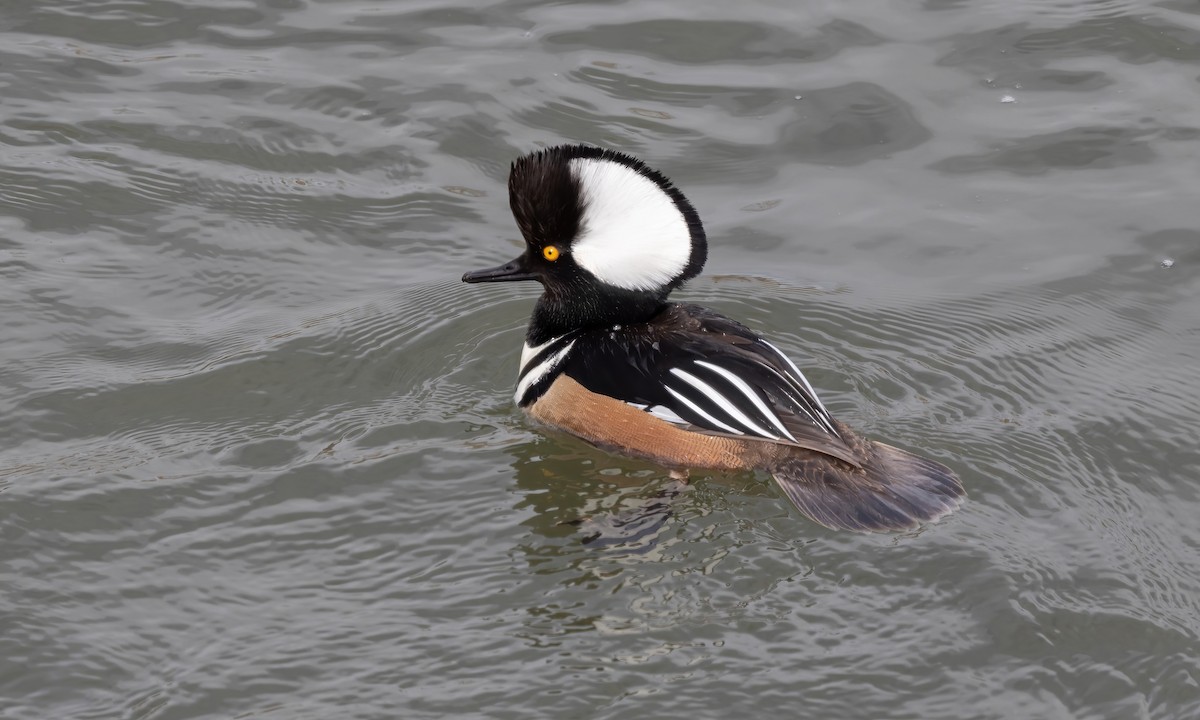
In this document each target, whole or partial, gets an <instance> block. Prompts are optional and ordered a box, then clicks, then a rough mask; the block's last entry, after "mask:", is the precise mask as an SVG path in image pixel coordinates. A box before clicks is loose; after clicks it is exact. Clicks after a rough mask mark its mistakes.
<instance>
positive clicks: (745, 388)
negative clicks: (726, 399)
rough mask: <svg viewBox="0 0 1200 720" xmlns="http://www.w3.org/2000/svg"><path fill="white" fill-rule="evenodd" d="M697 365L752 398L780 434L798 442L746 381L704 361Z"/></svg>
mask: <svg viewBox="0 0 1200 720" xmlns="http://www.w3.org/2000/svg"><path fill="white" fill-rule="evenodd" d="M696 364H697V365H700V366H702V367H706V368H709V369H710V370H712V371H713V372H715V373H717V374H719V375H720V376H721V377H723V378H725V379H726V380H728V381H729V382H730V383H731V384H732V385H733V386H734V387H735V388H737V389H738V390H741V391H742V393H743V394H745V396H746V397H748V398H750V402H752V403H754V407H756V408H758V411H759V412H761V413H762V414H763V415H765V416H766V418H767V419H768V420H770V421H771V424H772V425H774V426H775V428H776V429H777V430H779V432H781V433H783V434H784V435H787V436H788V439H790V440H791V441H792V442H796V438H794V437H792V434H791V433H790V432H788V431H787V428H785V427H784V426H783V423H781V422H780V421H779V418H778V417H776V415H775V413H773V412H771V410H770V408H768V407H767V404H766V403H764V402H763V401H762V398H760V397H759V396H758V393H756V392H754V390H753V388H751V387H750V386H749V385H747V384H746V381H745V380H743V379H741V378H740V377H738V376H737V375H734V374H733V373H731V372H729V371H728V370H726V369H725V368H723V367H721V366H720V365H714V364H712V363H710V362H706V361H704V360H697V361H696Z"/></svg>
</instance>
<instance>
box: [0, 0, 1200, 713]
mask: <svg viewBox="0 0 1200 720" xmlns="http://www.w3.org/2000/svg"><path fill="white" fill-rule="evenodd" d="M0 82H2V83H3V91H2V97H3V100H2V101H0V308H2V309H3V312H2V313H0V338H2V340H3V341H2V342H0V358H2V360H3V365H2V367H3V370H2V371H0V437H2V438H3V439H4V441H3V443H2V444H0V542H2V546H3V551H2V552H0V717H4V718H6V719H7V718H14V719H17V718H20V719H24V718H162V719H167V718H233V717H278V718H390V717H489V718H531V717H553V718H565V717H594V718H618V717H619V718H626V717H647V718H699V717H713V718H718V717H720V718H724V717H814V718H815V717H822V718H863V719H867V718H872V719H875V718H917V717H919V718H944V719H947V720H952V719H960V718H1096V719H1101V718H1164V719H1174V718H1194V717H1200V490H1198V488H1200V485H1198V482H1200V477H1198V475H1200V449H1198V447H1200V430H1198V427H1200V399H1198V390H1197V388H1198V386H1200V371H1198V370H1197V358H1198V354H1200V205H1198V202H1197V192H1198V191H1200V190H1198V188H1200V84H1198V82H1200V5H1198V4H1197V3H1195V2H1190V1H1184V0H1170V1H1167V2H1137V1H1135V0H1103V1H1088V0H1053V1H1050V0H1037V1H1035V0H1021V1H1019V2H1018V1H1013V0H927V1H926V2H924V3H917V2H910V3H901V2H893V3H883V2H879V1H878V0H858V1H855V2H851V1H848V0H847V1H844V2H810V3H782V2H781V3H773V2H741V3H715V2H713V3H698V2H688V1H685V0H660V1H658V2H645V3H642V2H624V3H575V4H562V3H539V2H528V1H526V2H499V3H491V4H483V3H460V4H456V3H455V2H454V1H453V0H430V1H429V2H424V3H422V2H417V1H408V0H405V1H396V2H388V1H387V0H374V1H363V2H340V1H339V2H333V1H332V0H330V1H328V2H315V1H311V0H255V1H252V0H223V1H222V2H199V1H198V0H196V1H193V2H188V1H185V0H177V1H176V2H166V1H164V0H122V1H117V0H74V1H71V0H44V1H39V2H10V3H8V4H7V5H6V6H5V8H4V10H3V11H0ZM563 141H582V142H590V143H596V144H602V145H605V146H610V147H615V148H620V149H624V150H626V151H628V152H631V153H634V154H637V155H639V156H641V157H643V158H645V159H646V160H647V161H648V162H649V163H651V164H652V165H654V166H655V167H658V168H660V169H662V170H663V171H664V172H665V173H667V174H668V175H670V176H671V177H672V178H673V179H674V180H675V181H676V183H677V184H678V185H679V186H680V187H682V188H683V189H684V191H685V192H687V193H688V195H689V196H690V197H691V198H692V200H693V202H694V203H695V204H696V206H697V207H698V208H699V210H700V212H701V215H702V216H703V217H704V219H705V221H706V223H707V228H708V231H709V235H710V242H711V250H710V261H709V265H708V272H707V273H706V275H704V276H703V277H702V278H701V279H699V280H697V281H695V282H693V283H692V284H691V285H690V286H689V287H688V288H686V289H685V290H684V291H683V292H682V293H680V297H681V298H684V299H687V300H691V301H695V302H701V303H704V304H708V305H710V306H712V307H715V308H717V309H719V310H721V311H723V312H725V313H727V314H729V315H732V316H734V317H736V318H739V319H741V320H743V321H745V322H746V323H747V324H749V325H750V326H751V327H753V328H755V329H757V330H760V331H762V332H763V333H765V334H767V335H769V336H770V337H771V338H772V339H774V341H775V342H776V344H777V345H779V346H781V347H782V348H783V349H785V350H786V351H787V352H788V353H789V354H791V355H792V356H793V357H795V358H796V359H797V360H798V362H799V363H800V364H801V366H802V367H805V368H807V369H808V372H809V377H810V379H811V380H812V382H813V384H814V385H815V386H816V387H817V388H818V390H819V391H820V392H821V394H822V396H823V398H824V399H825V400H826V404H827V405H828V406H829V407H830V409H831V410H832V411H833V412H834V413H835V415H837V416H839V417H840V418H842V419H843V420H845V421H846V422H848V423H850V424H852V425H854V426H856V427H858V428H860V429H862V430H863V431H865V432H867V433H869V434H871V435H873V436H875V437H878V438H884V439H887V440H889V441H890V442H892V443H894V444H897V445H900V446H902V447H906V448H910V449H916V450H920V451H922V452H924V453H926V454H928V455H930V456H931V457H934V458H936V459H938V460H940V461H942V462H945V463H947V464H949V465H951V466H953V467H954V468H956V469H957V470H958V471H959V472H960V474H961V476H962V478H963V481H964V483H965V485H966V486H967V488H968V492H969V494H970V497H969V500H968V502H967V504H966V505H965V506H964V507H963V508H962V509H961V510H960V511H959V512H958V513H956V514H955V515H953V516H951V517H949V518H947V519H945V520H943V521H942V522H940V523H937V524H935V525H932V526H930V527H927V528H925V529H923V530H922V531H920V532H916V533H911V534H908V535H902V536H899V537H888V536H870V535H856V534H847V533H835V532H832V531H827V530H825V529H823V528H820V527H818V526H816V525H814V524H813V523H811V522H809V521H807V520H805V519H804V518H803V517H801V516H800V515H799V514H798V513H797V512H795V511H794V510H793V509H791V508H790V507H789V506H788V504H787V502H786V501H785V500H784V499H783V498H782V496H781V495H780V494H779V493H778V492H777V491H776V490H775V489H774V488H773V487H772V486H771V485H769V484H768V483H767V482H766V478H765V477H763V476H754V475H749V474H747V475H718V474H714V475H704V474H698V475H696V474H694V475H693V478H692V483H691V484H690V485H689V486H687V487H681V486H679V485H678V484H677V483H675V482H674V481H672V480H671V479H670V478H669V477H668V475H667V474H666V473H665V472H664V471H663V470H661V469H659V468H656V467H653V466H651V465H647V464H645V463H642V462H638V461H634V460H627V459H621V458H616V457H612V456H610V455H607V454H605V453H603V452H600V451H597V450H593V449H591V448H588V447H586V446H584V445H582V444H580V443H579V442H576V441H574V440H572V439H570V438H566V437H561V436H551V435H547V434H544V433H542V432H539V431H538V430H537V429H535V428H533V427H531V426H530V425H529V423H528V422H526V421H525V420H524V419H522V417H521V416H520V415H519V414H518V413H517V412H516V411H515V410H514V408H513V406H512V404H511V390H512V386H513V383H514V376H515V371H516V364H517V358H518V355H519V346H520V342H521V337H522V328H523V327H524V324H525V320H526V317H527V314H528V312H529V310H530V307H531V303H532V297H533V292H534V288H531V287H516V286H503V287H498V286H465V285H462V284H460V283H459V282H458V277H459V276H460V275H461V274H462V272H463V271H464V270H468V269H474V268H477V267H484V266H488V265H493V264H495V263H497V262H501V261H503V260H507V259H508V258H509V257H510V256H512V255H513V254H514V253H515V251H516V249H517V248H518V247H519V241H518V235H517V232H516V229H515V227H514V225H513V223H512V220H511V218H510V217H509V214H508V210H507V198H506V193H505V190H504V182H505V177H506V174H507V169H508V164H509V162H510V161H511V160H512V159H513V158H514V157H515V156H517V155H519V154H521V153H523V152H526V151H528V150H530V149H532V148H536V147H538V146H539V145H545V144H553V143H559V142H563ZM630 518H634V519H636V522H632V523H630V522H627V521H628V520H629V519H630Z"/></svg>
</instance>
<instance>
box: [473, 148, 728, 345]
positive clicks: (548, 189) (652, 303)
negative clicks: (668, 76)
mask: <svg viewBox="0 0 1200 720" xmlns="http://www.w3.org/2000/svg"><path fill="white" fill-rule="evenodd" d="M508 200H509V205H510V207H511V208H512V212H513V216H514V217H515V218H516V220H517V226H518V227H519V228H520V229H521V234H522V235H523V236H524V237H525V252H524V253H522V254H521V256H520V257H518V258H516V259H515V260H512V261H511V262H508V263H505V264H504V265H501V266H499V267H495V268H490V269H488V270H476V271H474V272H469V273H467V274H465V275H463V282H469V283H476V282H499V281H504V280H537V281H538V282H540V283H542V286H543V288H544V292H543V293H542V297H541V298H540V299H539V300H538V304H537V308H536V309H535V310H534V318H533V322H532V323H531V324H530V338H529V339H530V340H532V341H543V340H545V339H548V338H550V337H553V336H555V335H559V334H561V333H562V332H565V331H568V330H573V329H575V328H579V327H593V326H600V325H611V324H619V323H633V322H640V321H642V320H646V319H648V318H649V317H651V316H653V315H654V314H655V313H657V312H658V311H659V310H660V309H661V308H662V306H663V304H665V302H666V299H667V295H668V294H670V292H671V291H672V290H674V289H675V288H677V287H679V286H680V285H681V284H683V282H684V281H686V280H688V279H690V278H693V277H695V276H696V275H698V274H699V273H700V270H701V269H702V268H703V267H704V260H705V258H706V257H707V254H708V246H707V244H706V242H705V239H704V228H703V226H702V225H701V224H700V217H699V216H698V215H697V214H696V210H695V208H693V207H692V204H691V203H690V202H688V200H687V198H685V197H684V196H683V193H681V192H679V190H677V189H676V188H675V186H673V185H672V184H671V181H670V180H668V179H667V178H665V177H663V176H662V175H661V174H659V173H658V172H656V171H654V170H652V169H650V168H648V167H646V166H645V165H644V164H642V162H641V161H640V160H637V159H636V158H632V157H630V156H628V155H623V154H621V153H618V152H614V151H612V150H602V149H600V148H596V147H589V146H586V145H562V146H559V147H554V148H550V149H547V150H542V151H539V152H535V153H531V154H529V155H526V156H524V157H522V158H520V159H518V160H517V161H516V162H514V163H513V165H512V171H511V172H510V174H509V176H508Z"/></svg>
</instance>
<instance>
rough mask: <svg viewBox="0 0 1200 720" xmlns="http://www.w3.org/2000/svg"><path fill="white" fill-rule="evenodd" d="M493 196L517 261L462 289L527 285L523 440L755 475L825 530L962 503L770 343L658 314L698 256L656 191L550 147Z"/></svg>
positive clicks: (922, 517)
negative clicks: (534, 431) (508, 223)
mask: <svg viewBox="0 0 1200 720" xmlns="http://www.w3.org/2000/svg"><path fill="white" fill-rule="evenodd" d="M508 195H509V206H510V208H511V210H512V214H513V217H514V219H515V220H516V224H517V228H518V229H519V230H520V233H521V236H522V237H523V239H524V243H525V248H524V251H523V252H522V253H521V255H520V256H519V257H517V258H515V259H513V260H511V261H509V262H507V263H504V264H503V265H499V266H497V267H492V268H488V269H484V270H475V271H472V272H467V273H465V274H464V275H463V276H462V280H463V282H466V283H493V282H515V281H534V282H537V283H540V284H541V286H542V292H541V295H540V296H539V297H538V299H537V302H536V303H535V304H534V307H533V313H532V316H531V317H530V320H529V325H528V328H527V330H526V333H525V341H524V345H523V347H522V349H521V355H520V366H519V370H518V374H517V383H516V391H515V393H514V396H513V399H514V401H515V403H516V405H517V406H518V407H519V408H520V409H521V410H522V411H523V412H524V413H525V414H526V415H527V416H528V417H529V418H531V419H532V420H534V421H535V422H536V423H539V424H541V425H543V426H545V427H547V428H550V429H552V430H556V431H561V432H565V433H567V434H569V435H572V436H574V437H576V438H579V439H580V440H582V441H584V442H586V443H588V444H590V445H592V446H595V447H597V448H600V449H602V450H605V451H610V452H614V453H617V454H621V455H625V456H629V457H634V458H640V459H642V460H646V461H649V462H652V463H656V464H658V465H660V466H662V467H664V468H666V469H670V470H671V471H672V472H673V473H674V472H683V473H686V472H688V471H692V470H696V471H699V470H704V471H716V472H748V471H762V472H765V473H767V474H769V475H770V477H771V478H773V480H774V483H775V485H776V486H777V487H778V488H779V490H780V491H781V492H782V493H783V495H784V496H786V497H787V498H788V500H790V501H791V503H792V504H793V505H794V506H795V507H796V509H797V510H799V512H801V513H802V514H804V515H805V516H807V517H808V518H809V519H811V520H812V521H814V522H816V523H818V524H820V525H822V526H824V527H827V528H830V529H834V530H851V531H860V532H894V531H902V530H910V529H913V528H917V527H919V526H921V525H923V524H926V523H930V522H933V521H936V520H938V519H939V518H941V517H943V516H945V515H947V514H949V513H951V512H953V511H954V510H955V509H956V508H957V507H959V505H960V504H961V503H962V501H963V499H964V498H965V491H964V489H963V485H962V482H961V481H960V480H959V478H958V477H957V476H956V475H955V473H954V472H953V471H952V470H950V468H948V467H946V466H945V465H943V464H941V463H939V462H936V461H934V460H931V459H928V458H926V457H922V456H920V455H917V454H914V453H911V452H909V451H907V450H902V449H900V448H897V447H893V446H891V445H888V444H885V443H883V442H880V441H878V440H872V439H869V438H867V437H865V436H863V435H862V434H860V433H858V432H856V431H855V430H854V429H852V428H851V427H850V426H848V425H847V424H845V423H843V422H841V421H839V420H837V419H836V418H834V417H833V416H832V415H831V414H830V413H829V411H828V409H827V408H826V407H825V405H824V404H823V403H822V402H821V400H820V399H819V397H818V396H817V393H816V391H815V390H814V388H813V386H812V384H811V383H810V382H809V381H808V379H807V378H806V377H805V376H804V373H803V372H801V370H800V368H799V367H798V366H797V365H796V364H795V363H794V362H793V361H792V360H791V359H790V358H789V357H788V355H787V354H785V353H784V352H783V351H782V350H780V349H779V348H778V347H777V346H776V345H774V344H772V343H771V342H770V341H769V340H767V339H766V338H764V337H761V336H760V335H759V334H758V333H756V332H754V331H753V330H751V329H750V328H748V327H746V326H745V325H743V324H741V323H739V322H737V321H735V320H732V319H730V318H728V317H725V316H723V315H721V314H720V313H718V312H716V311H714V310H711V309H709V308H706V307H703V306H700V305H695V304H689V303H676V302H671V301H670V300H669V299H668V298H669V296H670V294H671V293H672V292H673V291H674V290H676V289H678V288H679V287H680V286H682V285H683V284H684V283H685V282H687V281H688V280H690V279H692V278H694V277H696V276H697V275H699V274H700V272H701V270H702V269H703V267H704V264H705V261H706V260H707V257H708V242H707V238H706V236H705V232H704V227H703V225H702V223H701V221H700V217H699V215H698V213H697V212H696V209H695V208H694V207H693V205H692V204H691V202H689V201H688V199H687V198H686V197H685V196H684V194H683V193H682V192H681V191H680V190H679V189H678V188H677V187H675V185H674V184H672V183H671V181H670V180H669V179H668V178H667V177H666V176H664V175H663V174H662V173H660V172H658V171H657V170H654V169H652V168H650V167H648V166H647V165H646V164H645V163H643V162H642V161H641V160H638V159H637V158H634V157H632V156H630V155H627V154H625V153H622V152H619V151H615V150H611V149H606V148H599V147H595V146H591V145H579V144H567V145H559V146H554V147H548V148H545V149H541V150H537V151H535V152H531V153H529V154H527V155H524V156H522V157H520V158H518V159H517V160H515V161H514V162H513V163H512V167H511V169H510V172H509V177H508Z"/></svg>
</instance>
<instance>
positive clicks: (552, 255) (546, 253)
mask: <svg viewBox="0 0 1200 720" xmlns="http://www.w3.org/2000/svg"><path fill="white" fill-rule="evenodd" d="M542 257H544V258H546V259H547V260H549V261H550V262H554V261H555V260H557V259H558V248H556V247H554V246H553V245H547V246H546V247H544V248H542Z"/></svg>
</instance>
